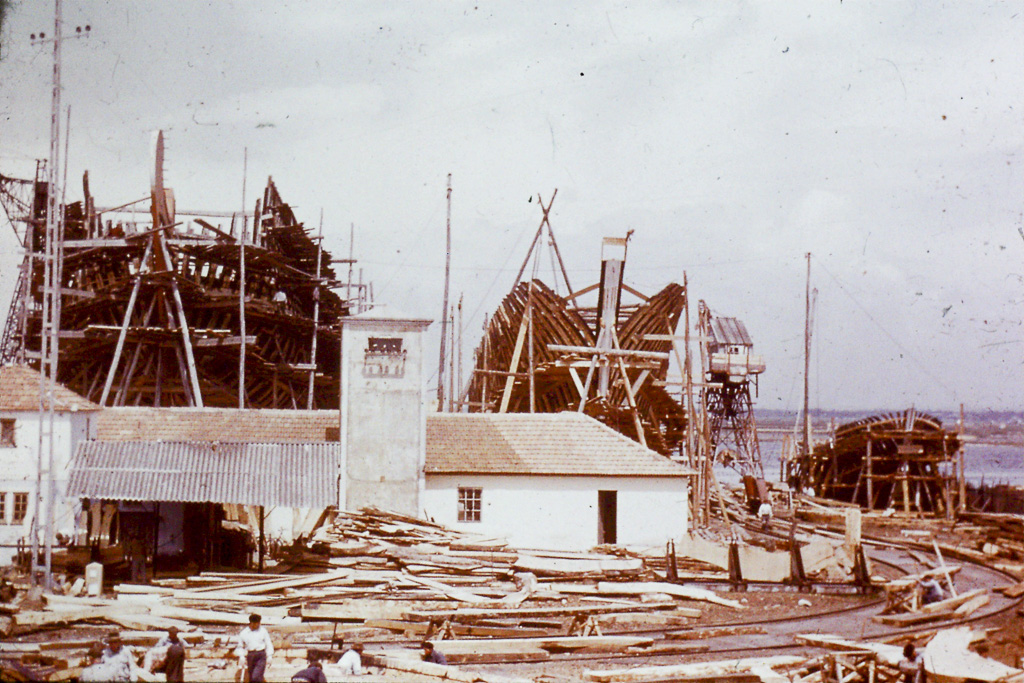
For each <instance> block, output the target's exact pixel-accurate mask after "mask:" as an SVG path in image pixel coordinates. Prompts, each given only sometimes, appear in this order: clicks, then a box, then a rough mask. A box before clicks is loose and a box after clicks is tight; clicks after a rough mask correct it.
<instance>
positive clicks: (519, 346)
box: [498, 315, 527, 413]
mask: <svg viewBox="0 0 1024 683" xmlns="http://www.w3.org/2000/svg"><path fill="white" fill-rule="evenodd" d="M526 318H527V316H526V315H523V319H522V320H521V321H520V323H519V333H518V335H517V336H516V345H515V349H514V350H513V351H512V362H511V363H509V368H508V371H509V372H510V373H514V372H516V371H517V370H518V369H519V356H520V355H521V354H522V352H523V340H524V339H526V327H527V325H526ZM515 381H516V378H515V376H514V375H509V376H508V377H507V378H505V389H504V390H503V391H502V393H501V407H499V408H498V412H499V413H505V412H508V403H509V401H510V400H511V399H512V385H513V384H515Z"/></svg>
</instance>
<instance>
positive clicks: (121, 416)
mask: <svg viewBox="0 0 1024 683" xmlns="http://www.w3.org/2000/svg"><path fill="white" fill-rule="evenodd" d="M97 423H98V424H97V429H96V438H97V439H98V440H99V441H220V442H224V443H261V442H269V443H305V442H310V441H337V440H338V429H339V415H338V411H337V410H237V409H233V408H107V409H106V410H104V411H103V412H102V413H100V415H99V419H98V420H97Z"/></svg>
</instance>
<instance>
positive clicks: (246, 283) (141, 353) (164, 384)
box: [0, 140, 361, 408]
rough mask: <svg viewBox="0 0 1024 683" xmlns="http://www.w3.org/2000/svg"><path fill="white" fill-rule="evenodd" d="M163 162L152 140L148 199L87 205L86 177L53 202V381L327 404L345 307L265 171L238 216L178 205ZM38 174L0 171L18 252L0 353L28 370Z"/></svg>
mask: <svg viewBox="0 0 1024 683" xmlns="http://www.w3.org/2000/svg"><path fill="white" fill-rule="evenodd" d="M161 165H162V140H161V141H158V152H157V173H156V178H157V179H156V180H155V181H154V183H153V187H152V193H151V196H150V197H149V201H148V203H149V206H148V207H147V206H145V205H143V206H138V204H139V202H136V203H135V204H133V205H126V206H122V207H116V208H113V209H97V208H96V205H95V201H94V199H93V197H92V195H91V194H90V193H89V184H88V175H86V178H85V182H84V200H83V201H80V202H75V203H73V204H69V205H67V206H65V207H62V217H63V221H62V223H63V229H62V232H63V235H62V239H61V240H60V244H61V248H60V249H59V250H57V253H59V255H60V258H59V262H60V266H59V271H58V272H59V273H60V275H59V281H60V296H59V298H58V301H59V325H58V329H57V331H56V343H57V348H58V349H59V352H58V354H57V358H58V363H57V374H56V378H57V381H58V382H60V383H61V384H63V385H65V386H67V387H68V388H69V389H71V390H73V391H75V392H77V393H79V394H81V395H82V396H85V397H86V398H88V399H90V400H92V401H94V402H96V403H98V404H101V405H107V406H119V405H137V406H211V407H247V408H336V407H337V401H338V391H339V378H338V368H339V359H338V352H337V349H338V332H337V322H338V319H339V317H341V316H344V315H347V314H348V313H349V310H350V303H349V301H347V300H343V299H342V298H341V297H339V296H338V295H337V294H336V293H335V292H334V291H332V287H339V286H341V287H344V286H345V285H343V284H340V283H338V282H336V281H335V273H334V271H333V270H332V268H331V266H330V264H331V262H332V260H331V255H330V254H329V253H327V252H326V251H324V250H323V249H322V248H321V247H320V244H319V242H318V238H317V237H315V236H311V235H310V234H309V233H310V230H308V229H307V228H306V227H305V226H304V225H303V224H302V223H301V222H299V221H298V220H297V218H296V217H295V214H294V213H293V211H292V209H291V207H290V206H289V205H288V204H287V203H286V202H284V201H283V200H282V199H281V197H280V195H279V194H278V191H277V188H276V187H275V185H274V183H273V181H272V180H269V179H268V182H267V186H266V189H265V190H264V192H263V193H262V195H261V196H260V198H259V199H258V200H257V202H256V203H255V210H254V212H253V213H252V214H250V215H248V216H243V215H242V214H232V213H210V212H206V213H199V212H185V211H178V212H177V215H176V211H175V206H174V203H175V202H174V195H173V192H172V191H171V190H170V189H166V188H164V187H163V182H162V170H161V168H160V166H161ZM38 175H39V177H42V174H38ZM39 177H37V180H36V181H34V182H31V181H22V182H21V183H20V184H16V182H15V181H13V180H12V179H10V178H4V177H0V180H3V181H5V182H4V183H3V184H0V190H3V192H0V195H2V198H4V199H6V200H7V201H5V204H4V208H5V209H6V210H7V213H8V216H9V217H10V218H11V219H12V223H14V224H15V225H16V226H17V225H19V224H20V225H21V226H23V229H22V231H21V232H20V234H19V238H20V239H21V241H22V243H23V245H24V247H25V249H26V256H25V260H24V263H23V264H22V267H21V274H20V279H19V283H18V287H17V291H16V294H15V296H14V299H13V301H12V305H11V311H10V314H9V315H8V318H7V324H6V326H5V328H4V337H3V346H2V348H0V352H2V361H3V362H23V363H27V364H30V365H33V366H38V364H39V359H40V357H41V355H42V354H41V349H42V340H41V333H42V332H43V327H44V325H43V320H44V316H43V309H44V306H43V303H42V300H43V283H44V282H45V277H44V266H45V260H46V259H45V256H44V254H45V252H46V244H45V242H46V235H47V231H46V230H45V228H46V204H47V196H46V194H47V184H46V182H45V181H42V180H40V179H39ZM19 187H20V188H21V190H22V200H21V201H18V193H17V192H16V191H15V190H17V189H18V188H19ZM133 208H134V210H137V211H138V212H139V213H138V216H135V215H133V214H131V213H130V212H131V211H132V210H133ZM12 214H13V215H12ZM137 218H141V220H137ZM16 232H19V231H18V229H17V227H16ZM350 291H351V288H350ZM357 291H361V290H357ZM243 377H244V381H243V379H242V378H243ZM240 385H242V387H241V389H240V388H239V387H240Z"/></svg>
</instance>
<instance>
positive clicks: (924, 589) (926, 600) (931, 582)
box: [919, 576, 945, 605]
mask: <svg viewBox="0 0 1024 683" xmlns="http://www.w3.org/2000/svg"><path fill="white" fill-rule="evenodd" d="M919 583H920V586H921V604H923V605H928V604H930V603H933V602H939V601H941V600H942V598H943V597H945V594H944V593H943V592H942V586H941V585H940V584H939V582H938V581H937V580H936V579H935V577H934V576H929V577H928V578H926V579H923V580H922V581H920V582H919Z"/></svg>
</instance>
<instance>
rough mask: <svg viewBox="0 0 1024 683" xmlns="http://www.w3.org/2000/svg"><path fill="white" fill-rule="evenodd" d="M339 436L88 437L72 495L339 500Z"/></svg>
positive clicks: (313, 503) (244, 501) (252, 501)
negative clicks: (227, 439)
mask: <svg viewBox="0 0 1024 683" xmlns="http://www.w3.org/2000/svg"><path fill="white" fill-rule="evenodd" d="M339 447H340V444H338V443H303V444H299V443H215V442H197V441H186V442H183V441H84V442H82V443H80V444H79V446H78V451H77V452H76V453H75V457H74V459H73V460H72V462H71V477H70V481H69V482H68V496H69V497H72V498H94V499H109V500H145V501H166V502H178V503H235V504H239V505H264V506H273V505H277V506H281V507H292V508H301V507H327V506H329V505H337V504H338V462H339V458H340V448H339Z"/></svg>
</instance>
